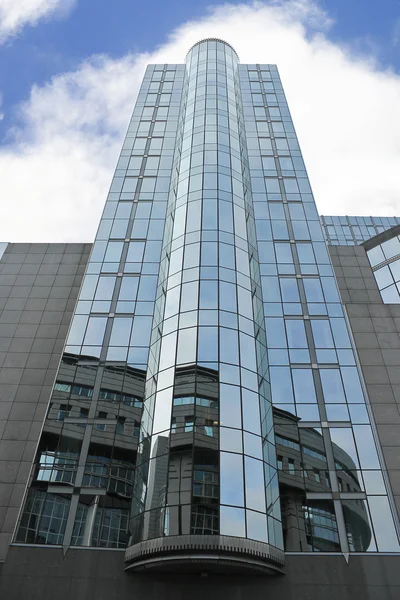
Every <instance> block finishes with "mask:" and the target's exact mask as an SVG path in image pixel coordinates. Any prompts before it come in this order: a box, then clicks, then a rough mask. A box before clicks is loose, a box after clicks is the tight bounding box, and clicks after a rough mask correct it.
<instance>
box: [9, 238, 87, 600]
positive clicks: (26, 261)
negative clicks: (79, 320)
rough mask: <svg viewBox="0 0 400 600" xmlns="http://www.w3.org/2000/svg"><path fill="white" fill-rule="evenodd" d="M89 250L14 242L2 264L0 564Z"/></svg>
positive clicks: (23, 488) (23, 487)
mask: <svg viewBox="0 0 400 600" xmlns="http://www.w3.org/2000/svg"><path fill="white" fill-rule="evenodd" d="M90 249H91V245H90V244H8V246H7V248H6V251H5V253H4V255H3V256H2V258H1V260H0V562H1V561H3V560H4V557H5V555H6V553H7V549H8V545H9V543H10V540H11V536H12V532H13V530H14V527H15V524H16V519H17V516H18V511H19V508H20V505H21V501H22V498H23V494H24V490H25V486H26V483H27V479H28V476H29V472H30V469H31V464H32V461H33V458H34V453H35V449H36V445H37V442H38V439H39V433H40V430H41V427H42V424H43V419H44V416H45V412H46V408H47V404H48V402H49V397H50V391H51V388H52V385H53V381H54V377H55V374H56V370H57V367H58V363H59V360H60V357H61V352H62V349H63V345H64V340H65V336H66V333H67V330H68V327H69V322H70V320H71V316H72V311H73V308H74V306H75V302H76V297H77V294H78V291H79V287H80V284H81V280H82V276H83V273H84V271H85V268H86V262H87V259H88V256H89V252H90ZM3 597H4V596H3Z"/></svg>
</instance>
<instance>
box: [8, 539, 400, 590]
mask: <svg viewBox="0 0 400 600" xmlns="http://www.w3.org/2000/svg"><path fill="white" fill-rule="evenodd" d="M123 561H124V553H123V551H112V550H95V549H92V550H87V549H82V550H78V549H73V548H71V549H69V550H68V552H67V553H66V555H65V556H63V554H62V550H61V549H56V548H48V547H36V548H28V547H16V546H14V547H11V548H10V552H9V555H8V557H7V561H6V563H5V565H4V567H3V572H2V577H1V578H0V597H1V598H5V599H6V600H21V598H27V599H29V600H54V598H57V600H70V598H73V599H74V600H114V599H115V598H118V600H132V599H135V600H150V599H151V600H188V599H190V600H204V598H206V599H207V600H248V599H249V598H252V600H270V599H274V600H275V599H276V600H281V599H282V600H338V599H340V600H397V599H398V598H400V569H399V562H400V559H399V557H398V556H387V555H386V556H384V555H365V554H364V555H359V556H354V555H353V556H350V559H349V562H348V563H347V562H346V561H345V559H344V558H343V556H340V555H334V556H326V555H323V554H319V555H305V556H293V555H292V556H290V555H289V556H287V557H286V567H285V574H284V575H277V576H276V577H273V576H260V575H259V576H251V575H244V576H237V575H235V574H234V573H232V574H231V575H219V576H216V575H212V574H208V576H204V575H203V576H202V575H201V574H200V573H196V574H188V573H185V572H184V571H183V570H181V571H179V572H175V573H170V574H169V575H167V574H165V575H160V574H156V573H152V572H150V573H148V574H143V575H141V574H133V573H127V572H124V563H123Z"/></svg>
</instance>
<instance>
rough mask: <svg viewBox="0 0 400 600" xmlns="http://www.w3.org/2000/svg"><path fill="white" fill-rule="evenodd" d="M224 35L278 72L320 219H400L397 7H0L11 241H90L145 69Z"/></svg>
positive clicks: (307, 0) (126, 1) (304, 0)
mask: <svg viewBox="0 0 400 600" xmlns="http://www.w3.org/2000/svg"><path fill="white" fill-rule="evenodd" d="M213 36H215V37H222V38H224V39H226V40H227V41H228V42H230V43H232V44H233V45H234V46H235V48H236V49H237V50H238V51H239V54H240V56H241V59H242V62H276V63H277V64H278V66H279V69H280V73H281V76H282V79H283V83H284V87H285V91H286V93H287V96H288V100H289V103H290V107H291V110H292V115H293V117H294V121H295V126H296V129H297V133H298V135H299V138H300V143H301V146H302V150H303V153H304V156H305V159H306V164H307V165H308V170H309V175H310V178H311V183H312V185H313V188H314V192H315V195H316V200H317V205H318V207H319V210H320V212H321V213H325V214H328V213H331V214H344V213H347V214H376V215H379V214H382V215H393V214H398V215H399V214H400V184H399V181H398V172H399V171H400V120H399V119H398V107H399V106H400V0H264V1H261V2H257V3H251V2H239V1H237V0H229V2H227V3H222V2H212V4H211V3H210V2H208V1H207V0H197V1H196V2H189V1H188V0H168V2H165V0H164V1H163V2H161V1H160V0H156V1H153V2H147V3H146V2H141V3H139V2H132V0H113V2H109V1H106V0H18V2H16V1H15V0H0V98H2V104H1V106H0V181H1V183H2V190H3V194H6V195H7V196H8V197H9V199H10V203H9V206H10V204H11V205H12V206H14V207H15V214H14V212H13V211H10V210H9V209H7V211H6V210H5V208H4V204H3V208H2V206H1V203H0V240H2V239H10V240H12V241H14V240H15V241H25V240H27V241H38V240H39V239H47V238H45V236H49V235H50V237H52V239H54V240H55V241H60V240H65V241H71V240H78V241H81V240H82V239H83V240H84V241H90V239H92V238H93V235H94V232H95V225H94V223H95V218H94V215H95V216H96V217H97V216H99V215H100V212H101V208H102V206H103V204H104V199H105V196H106V193H107V187H108V184H109V181H110V179H111V176H112V172H113V168H114V166H115V162H116V160H117V156H118V151H119V148H120V146H121V141H122V137H123V134H124V131H125V130H126V126H127V122H128V119H129V114H130V113H131V111H132V108H133V105H134V101H135V96H136V93H137V91H138V86H139V84H140V80H141V77H142V73H143V70H144V67H145V65H146V63H148V62H183V60H184V56H185V53H186V51H187V49H188V48H189V47H190V45H191V44H192V43H194V42H195V41H197V40H198V39H199V38H202V37H213ZM99 55H101V57H100V58H99ZM94 57H95V58H94ZM1 115H3V118H1ZM377 148H379V154H377ZM21 173H24V176H23V177H21ZM60 182H62V185H60ZM55 189H56V190H57V191H56V199H55V197H54V194H55V192H54V190H55ZM77 207H79V219H78V216H77ZM35 214H36V215H40V217H39V219H37V222H35V227H33V226H32V219H33V218H35ZM36 218H37V217H36ZM21 236H22V238H23V239H21Z"/></svg>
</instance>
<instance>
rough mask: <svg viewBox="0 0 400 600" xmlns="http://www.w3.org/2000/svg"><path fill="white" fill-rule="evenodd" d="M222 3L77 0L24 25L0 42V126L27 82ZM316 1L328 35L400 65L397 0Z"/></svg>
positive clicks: (162, 33) (129, 46)
mask: <svg viewBox="0 0 400 600" xmlns="http://www.w3.org/2000/svg"><path fill="white" fill-rule="evenodd" d="M1 2H2V0H0V6H1ZM240 3H241V2H237V1H236V0H232V1H231V2H230V4H240ZM223 4H224V2H215V1H214V2H209V1H208V0H196V2H189V1H187V0H168V1H167V2H165V0H153V1H152V2H132V0H113V2H112V3H110V2H109V1H107V0H77V2H76V4H75V5H74V7H73V8H72V9H71V11H70V13H69V15H68V16H67V17H65V18H55V19H51V18H49V19H46V20H43V21H40V22H39V23H38V24H37V25H36V26H34V27H32V26H29V25H28V26H26V27H25V28H24V29H23V31H22V32H21V33H20V34H18V35H17V36H16V37H13V38H11V39H9V40H8V42H7V43H5V44H4V45H3V46H2V47H0V90H1V92H2V96H3V112H4V120H3V122H2V123H0V128H1V129H0V133H1V132H2V133H3V134H4V132H5V131H6V129H7V128H8V127H9V126H10V125H11V124H12V121H13V118H14V117H15V111H14V110H13V106H14V105H17V104H18V103H19V102H20V101H22V100H24V98H25V97H26V96H27V95H28V94H29V90H30V88H31V86H32V85H33V84H35V83H36V84H39V85H41V84H43V83H44V82H46V81H47V80H49V79H50V78H51V77H52V76H53V75H56V74H57V73H60V72H63V71H69V70H73V69H75V68H76V67H77V66H78V65H79V63H80V62H81V61H82V60H84V59H86V58H87V57H88V56H90V55H92V54H102V53H105V54H108V55H110V56H112V57H118V56H121V55H124V54H127V53H131V52H135V53H136V52H151V51H152V50H154V49H155V48H156V47H157V46H159V45H160V44H162V43H163V42H165V41H166V39H167V38H168V35H169V34H170V33H171V31H172V30H173V29H174V28H175V27H177V25H179V24H181V23H184V22H185V21H188V20H191V19H196V18H199V17H202V16H204V15H206V14H207V12H208V10H209V7H210V6H216V5H223ZM319 4H320V6H321V7H322V8H323V9H325V10H326V12H327V13H328V14H329V15H330V16H331V17H332V18H333V20H334V23H333V26H332V27H331V29H330V31H329V39H331V40H332V41H336V42H343V43H345V44H349V45H351V46H352V47H353V48H354V50H355V51H358V52H360V53H373V54H374V56H375V57H376V58H377V59H378V60H379V61H380V63H381V64H382V65H383V66H386V67H391V68H393V69H395V70H397V71H399V70H400V0H321V2H320V3H319ZM396 23H398V25H397V27H398V34H397V37H398V41H397V42H396Z"/></svg>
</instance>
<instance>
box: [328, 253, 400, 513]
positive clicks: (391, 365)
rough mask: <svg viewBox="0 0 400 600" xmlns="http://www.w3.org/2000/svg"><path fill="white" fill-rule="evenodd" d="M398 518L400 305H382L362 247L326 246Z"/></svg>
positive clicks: (399, 483)
mask: <svg viewBox="0 0 400 600" xmlns="http://www.w3.org/2000/svg"><path fill="white" fill-rule="evenodd" d="M329 251H330V253H331V258H332V262H333V265H334V269H335V273H336V277H337V280H338V284H339V289H340V294H341V296H342V300H343V302H344V304H345V306H346V310H347V314H348V316H349V319H350V324H351V328H352V330H353V335H354V339H355V342H356V346H357V352H358V356H359V359H360V363H361V367H362V371H363V374H364V380H365V383H366V386H367V390H368V396H369V400H370V402H371V406H372V412H373V414H374V419H375V423H376V426H377V430H378V435H379V439H380V443H381V446H382V451H383V456H384V459H385V463H386V467H387V470H388V474H389V479H390V482H391V485H392V490H393V494H394V496H395V501H396V505H397V510H398V511H399V514H400V305H399V304H383V302H382V299H381V295H380V293H379V290H378V286H377V285H376V282H375V278H374V274H373V272H372V269H371V268H370V266H369V261H368V258H367V255H366V252H365V250H364V248H363V247H362V246H329Z"/></svg>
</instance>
